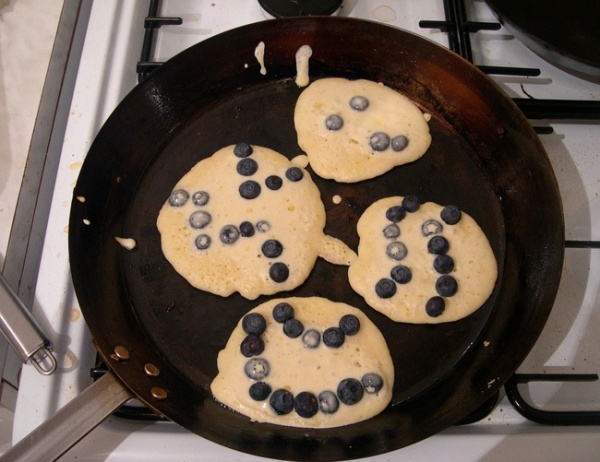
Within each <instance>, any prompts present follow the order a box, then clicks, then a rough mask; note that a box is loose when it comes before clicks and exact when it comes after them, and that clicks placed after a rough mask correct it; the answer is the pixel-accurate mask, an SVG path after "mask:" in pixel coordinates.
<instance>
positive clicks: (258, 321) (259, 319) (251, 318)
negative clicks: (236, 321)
mask: <svg viewBox="0 0 600 462" xmlns="http://www.w3.org/2000/svg"><path fill="white" fill-rule="evenodd" d="M266 328H267V321H266V320H265V318H264V317H263V315H262V314H260V313H249V314H247V315H246V316H244V317H243V318H242V329H244V332H246V333H247V334H254V335H262V333H263V332H264V331H265V329H266Z"/></svg>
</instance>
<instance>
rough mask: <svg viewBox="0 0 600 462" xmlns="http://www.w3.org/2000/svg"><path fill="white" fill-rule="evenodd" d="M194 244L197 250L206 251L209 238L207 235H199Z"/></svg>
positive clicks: (208, 245)
mask: <svg viewBox="0 0 600 462" xmlns="http://www.w3.org/2000/svg"><path fill="white" fill-rule="evenodd" d="M194 242H195V244H196V248H197V249H198V250H206V249H208V248H209V247H210V243H211V238H210V236H209V235H207V234H200V236H198V237H197V238H196V240H195V241H194Z"/></svg>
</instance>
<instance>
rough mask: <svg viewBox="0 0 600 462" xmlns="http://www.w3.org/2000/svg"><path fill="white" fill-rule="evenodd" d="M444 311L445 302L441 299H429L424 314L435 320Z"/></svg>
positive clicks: (436, 297)
mask: <svg viewBox="0 0 600 462" xmlns="http://www.w3.org/2000/svg"><path fill="white" fill-rule="evenodd" d="M445 309H446V302H445V301H444V299H443V298H442V297H438V296H435V297H431V298H430V299H429V300H427V303H425V312H426V313H427V314H428V315H429V316H431V317H432V318H437V317H438V316H439V315H440V314H442V313H443V312H444V310H445Z"/></svg>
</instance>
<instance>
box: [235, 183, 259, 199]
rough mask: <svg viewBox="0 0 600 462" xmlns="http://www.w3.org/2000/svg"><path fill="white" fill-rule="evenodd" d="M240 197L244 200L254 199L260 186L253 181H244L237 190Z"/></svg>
mask: <svg viewBox="0 0 600 462" xmlns="http://www.w3.org/2000/svg"><path fill="white" fill-rule="evenodd" d="M239 191H240V196H242V197H243V198H244V199H255V198H257V197H258V196H259V194H260V185H259V184H258V183H257V182H256V181H253V180H248V181H244V182H243V183H242V184H241V185H240V188H239Z"/></svg>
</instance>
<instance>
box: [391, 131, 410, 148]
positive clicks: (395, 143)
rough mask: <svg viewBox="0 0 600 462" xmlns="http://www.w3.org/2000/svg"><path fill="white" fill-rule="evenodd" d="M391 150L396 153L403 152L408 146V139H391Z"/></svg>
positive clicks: (402, 137) (402, 136) (397, 137)
mask: <svg viewBox="0 0 600 462" xmlns="http://www.w3.org/2000/svg"><path fill="white" fill-rule="evenodd" d="M391 145H392V149H393V150H394V151H396V152H400V151H403V150H404V149H405V148H406V146H408V138H407V137H406V136H404V135H400V136H396V137H394V138H392V142H391Z"/></svg>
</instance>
